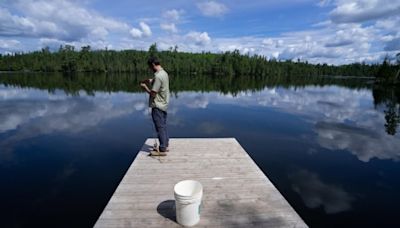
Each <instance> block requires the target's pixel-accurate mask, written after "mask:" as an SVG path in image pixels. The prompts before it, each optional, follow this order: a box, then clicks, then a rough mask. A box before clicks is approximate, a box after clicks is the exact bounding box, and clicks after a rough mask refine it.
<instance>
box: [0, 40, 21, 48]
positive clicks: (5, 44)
mask: <svg viewBox="0 0 400 228" xmlns="http://www.w3.org/2000/svg"><path fill="white" fill-rule="evenodd" d="M20 45H21V42H19V41H18V40H3V39H0V49H6V50H16V49H18V48H20Z"/></svg>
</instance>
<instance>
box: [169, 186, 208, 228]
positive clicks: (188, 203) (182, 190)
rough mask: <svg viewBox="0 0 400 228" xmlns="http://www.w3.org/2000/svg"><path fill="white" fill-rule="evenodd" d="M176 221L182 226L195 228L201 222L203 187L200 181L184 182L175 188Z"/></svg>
mask: <svg viewBox="0 0 400 228" xmlns="http://www.w3.org/2000/svg"><path fill="white" fill-rule="evenodd" d="M174 193H175V194H174V195H175V207H176V221H177V222H178V223H179V224H181V225H182V226H194V225H196V224H197V223H198V222H199V221H200V205H201V197H202V196H203V186H202V185H201V184H200V182H198V181H194V180H184V181H180V182H178V183H177V184H176V185H175V187H174Z"/></svg>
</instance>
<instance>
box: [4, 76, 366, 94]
mask: <svg viewBox="0 0 400 228" xmlns="http://www.w3.org/2000/svg"><path fill="white" fill-rule="evenodd" d="M149 75H150V73H148V74H147V75H139V74H131V73H121V74H111V73H76V74H63V73H33V74H32V73H29V74H25V73H12V74H2V75H1V77H0V85H4V86H11V87H19V88H38V89H44V90H47V91H49V92H54V91H56V90H63V91H64V92H65V93H66V94H71V95H77V94H79V92H80V91H85V92H86V93H87V94H94V93H95V92H96V91H102V92H119V91H124V92H137V93H138V92H143V90H142V89H141V88H140V87H139V82H140V81H142V80H143V79H145V78H146V77H149ZM370 82H371V80H370V79H365V78H356V77H353V78H346V79H344V78H336V77H322V76H311V77H309V76H307V77H303V76H280V77H279V76H277V77H264V78H262V79H260V80H257V81H256V80H248V77H247V76H239V77H234V78H231V77H204V76H203V75H191V76H190V77H187V76H184V75H177V76H175V75H171V78H170V89H171V91H172V92H173V93H175V94H177V93H178V92H181V91H196V92H211V91H217V92H221V93H223V94H227V93H229V94H232V95H236V94H238V93H240V92H243V91H253V92H254V91H261V90H263V89H264V88H265V87H269V88H275V87H283V88H304V87H306V86H310V85H313V86H325V85H338V86H343V87H346V88H354V89H365V88H371V86H372V83H370Z"/></svg>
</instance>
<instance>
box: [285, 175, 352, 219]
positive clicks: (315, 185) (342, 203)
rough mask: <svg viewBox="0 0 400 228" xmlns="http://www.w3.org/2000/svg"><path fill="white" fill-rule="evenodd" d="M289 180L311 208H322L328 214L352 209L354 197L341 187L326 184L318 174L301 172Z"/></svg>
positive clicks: (291, 176) (290, 176)
mask: <svg viewBox="0 0 400 228" xmlns="http://www.w3.org/2000/svg"><path fill="white" fill-rule="evenodd" d="M289 179H290V180H291V182H292V188H293V190H294V191H295V192H297V193H298V194H299V195H300V197H301V198H302V199H303V201H304V203H305V205H306V206H307V207H309V208H319V207H322V208H323V209H324V211H325V212H326V213H327V214H335V213H339V212H343V211H347V210H350V209H351V203H352V202H353V201H354V197H352V196H351V195H350V194H349V193H348V192H346V191H345V190H344V189H343V188H341V187H339V186H336V185H333V184H327V183H324V182H323V181H322V180H321V179H320V177H319V176H318V175H317V174H316V173H313V172H310V171H308V170H299V171H298V172H296V173H292V174H291V175H289Z"/></svg>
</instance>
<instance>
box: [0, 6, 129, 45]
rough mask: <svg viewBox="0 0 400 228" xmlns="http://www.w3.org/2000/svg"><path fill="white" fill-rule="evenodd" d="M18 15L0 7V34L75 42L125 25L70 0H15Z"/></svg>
mask: <svg viewBox="0 0 400 228" xmlns="http://www.w3.org/2000/svg"><path fill="white" fill-rule="evenodd" d="M10 4H11V6H10V7H13V8H14V9H15V10H16V11H17V12H20V13H21V14H20V15H16V14H12V13H11V12H10V11H9V10H8V9H5V8H0V18H1V19H0V24H1V26H0V35H5V36H22V37H40V38H52V39H60V40H65V41H78V40H80V39H84V38H91V39H104V38H105V37H106V36H107V35H108V33H109V32H110V31H115V32H127V31H129V25H128V24H126V23H124V22H120V21H117V20H115V19H112V18H107V17H103V16H101V15H99V14H98V13H96V12H93V11H89V10H87V9H85V8H84V7H83V6H81V5H79V4H78V3H77V2H74V1H67V0H55V1H44V0H38V1H34V0H24V1H22V0H17V1H14V2H12V3H10Z"/></svg>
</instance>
